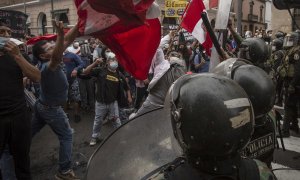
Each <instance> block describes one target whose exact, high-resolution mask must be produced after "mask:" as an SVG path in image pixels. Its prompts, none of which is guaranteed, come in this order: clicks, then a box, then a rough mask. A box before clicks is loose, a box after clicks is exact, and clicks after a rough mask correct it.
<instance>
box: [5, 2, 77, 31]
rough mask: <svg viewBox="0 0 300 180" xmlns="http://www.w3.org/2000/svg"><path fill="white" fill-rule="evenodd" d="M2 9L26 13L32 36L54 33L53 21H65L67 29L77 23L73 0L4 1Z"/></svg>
mask: <svg viewBox="0 0 300 180" xmlns="http://www.w3.org/2000/svg"><path fill="white" fill-rule="evenodd" d="M0 9H6V10H15V11H21V12H25V13H26V14H27V15H28V16H29V17H28V20H27V22H28V29H29V30H30V33H31V34H34V35H44V34H48V33H53V28H52V24H51V20H52V19H56V20H59V21H63V22H64V24H65V27H72V26H74V24H76V22H77V10H76V7H75V4H74V1H73V0H62V1H60V0H52V1H51V0H34V1H30V0H27V1H26V0H4V1H3V2H2V1H1V3H0Z"/></svg>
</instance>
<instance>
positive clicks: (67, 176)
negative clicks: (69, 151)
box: [55, 170, 80, 180]
mask: <svg viewBox="0 0 300 180" xmlns="http://www.w3.org/2000/svg"><path fill="white" fill-rule="evenodd" d="M55 178H56V179H58V180H80V178H78V177H77V176H76V175H75V173H74V171H73V170H69V171H67V172H65V173H61V172H58V173H57V174H56V175H55Z"/></svg>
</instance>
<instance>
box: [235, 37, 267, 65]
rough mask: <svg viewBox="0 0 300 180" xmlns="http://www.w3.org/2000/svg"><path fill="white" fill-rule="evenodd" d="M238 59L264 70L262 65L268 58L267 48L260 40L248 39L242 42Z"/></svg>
mask: <svg viewBox="0 0 300 180" xmlns="http://www.w3.org/2000/svg"><path fill="white" fill-rule="evenodd" d="M238 57H239V58H242V59H246V60H248V61H250V62H251V63H252V64H253V65H255V66H258V67H260V68H262V69H265V66H264V63H265V62H266V61H267V59H268V57H269V50H268V46H267V45H266V43H265V41H264V40H262V39H260V38H248V39H245V40H243V41H242V43H241V45H240V47H239V52H238Z"/></svg>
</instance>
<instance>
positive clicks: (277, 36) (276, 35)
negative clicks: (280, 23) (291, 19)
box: [275, 31, 286, 39]
mask: <svg viewBox="0 0 300 180" xmlns="http://www.w3.org/2000/svg"><path fill="white" fill-rule="evenodd" d="M285 35H286V34H285V33H284V32H281V31H278V32H277V33H276V34H275V37H276V38H279V39H283V38H284V36H285Z"/></svg>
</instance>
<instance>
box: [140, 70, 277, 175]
mask: <svg viewBox="0 0 300 180" xmlns="http://www.w3.org/2000/svg"><path fill="white" fill-rule="evenodd" d="M165 111H166V113H170V114H171V116H170V117H171V122H172V127H173V132H174V135H175V138H176V139H177V141H178V143H179V144H180V146H181V148H182V149H183V157H179V158H177V159H175V160H174V161H173V162H170V163H168V164H166V165H164V166H162V167H160V168H158V169H156V170H154V171H153V172H150V173H149V174H147V175H146V176H145V177H144V178H142V179H143V180H144V179H171V180H174V179H180V180H183V179H184V180H194V179H200V180H201V179H203V180H206V179H243V180H247V179H251V180H257V179H268V180H272V179H275V177H274V176H273V174H272V173H271V172H270V170H269V169H268V168H267V167H266V165H264V164H263V163H261V162H260V161H255V160H252V159H244V158H242V157H241V155H240V154H239V151H240V150H241V149H242V148H243V147H244V146H245V145H246V144H247V143H248V141H249V140H250V137H251V134H252V131H253V123H254V115H253V109H252V105H251V103H250V100H249V99H248V96H247V94H246V92H245V91H244V90H243V88H241V87H240V86H239V85H238V84H237V83H236V82H234V81H232V80H231V79H229V78H226V77H224V76H219V75H215V74H208V73H205V74H197V75H185V76H182V77H181V78H179V79H178V80H177V81H176V82H175V83H174V85H173V86H172V87H171V88H170V90H169V93H168V95H167V97H166V101H165Z"/></svg>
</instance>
